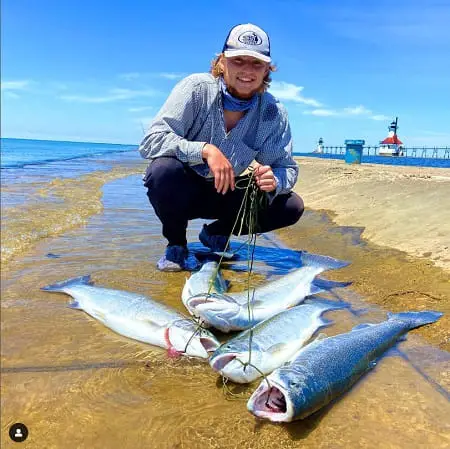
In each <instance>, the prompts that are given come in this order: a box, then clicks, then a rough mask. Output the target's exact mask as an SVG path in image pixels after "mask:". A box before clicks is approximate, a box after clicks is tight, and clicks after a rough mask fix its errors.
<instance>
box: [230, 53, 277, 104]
mask: <svg viewBox="0 0 450 449" xmlns="http://www.w3.org/2000/svg"><path fill="white" fill-rule="evenodd" d="M221 64H222V69H223V79H224V81H225V84H226V85H227V88H228V91H229V92H230V94H231V95H233V96H234V97H237V98H243V99H245V98H251V97H252V96H253V95H254V94H255V93H256V92H258V91H259V89H260V88H261V86H262V85H263V81H264V78H265V77H266V75H267V74H268V73H269V63H267V62H264V61H261V60H260V59H257V58H254V57H253V56H235V57H233V58H225V57H224V56H223V57H222V58H221Z"/></svg>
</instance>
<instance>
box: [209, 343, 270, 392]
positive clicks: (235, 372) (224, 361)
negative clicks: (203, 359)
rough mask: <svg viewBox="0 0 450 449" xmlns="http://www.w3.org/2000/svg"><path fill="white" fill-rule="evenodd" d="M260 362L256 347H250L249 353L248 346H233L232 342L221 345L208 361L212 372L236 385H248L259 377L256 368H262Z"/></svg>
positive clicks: (259, 374)
mask: <svg viewBox="0 0 450 449" xmlns="http://www.w3.org/2000/svg"><path fill="white" fill-rule="evenodd" d="M239 346H242V347H239ZM261 362H262V352H261V351H260V349H259V348H258V347H257V346H256V345H253V346H252V352H251V353H250V352H249V350H248V345H235V344H233V343H232V342H230V343H225V344H223V345H221V346H220V347H219V348H218V349H217V350H216V351H215V352H214V353H213V355H212V356H211V358H210V359H209V364H210V365H211V368H212V369H213V370H214V371H217V372H218V373H220V374H221V375H222V376H223V377H226V378H227V379H230V380H232V381H233V382H237V383H249V382H252V381H254V380H255V379H257V378H258V377H261V376H262V373H261V371H260V369H259V368H258V367H259V366H262V365H261Z"/></svg>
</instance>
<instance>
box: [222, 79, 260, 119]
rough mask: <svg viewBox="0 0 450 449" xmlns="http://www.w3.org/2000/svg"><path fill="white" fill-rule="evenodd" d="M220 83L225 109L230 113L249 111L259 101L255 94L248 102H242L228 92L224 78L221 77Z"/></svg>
mask: <svg viewBox="0 0 450 449" xmlns="http://www.w3.org/2000/svg"><path fill="white" fill-rule="evenodd" d="M219 83H220V90H221V91H222V102H223V108H224V109H227V110H228V111H234V112H236V111H240V112H243V111H247V110H248V109H250V108H251V107H252V106H253V105H254V104H255V103H256V101H257V99H258V95H257V94H255V95H253V97H252V98H249V99H248V100H240V99H239V98H236V97H233V95H231V94H230V92H228V89H227V86H226V84H225V82H224V80H223V78H222V77H220V79H219Z"/></svg>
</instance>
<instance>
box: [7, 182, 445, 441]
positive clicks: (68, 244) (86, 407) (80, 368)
mask: <svg viewBox="0 0 450 449" xmlns="http://www.w3.org/2000/svg"><path fill="white" fill-rule="evenodd" d="M103 193H104V196H103V200H102V201H103V205H104V210H103V212H102V213H100V214H97V215H94V216H92V217H91V218H90V219H89V221H88V222H87V224H86V225H85V226H84V227H79V228H76V229H72V230H69V231H67V232H65V233H63V234H62V235H60V236H57V237H51V238H47V239H44V240H42V239H41V240H39V241H38V242H37V245H36V246H35V247H34V249H33V250H32V251H29V252H27V253H26V255H24V256H22V257H20V258H14V259H12V260H11V261H10V262H9V263H8V265H7V266H6V268H5V269H4V270H3V272H2V286H1V289H2V290H1V293H2V295H1V298H2V299H1V312H2V348H1V351H2V374H1V377H2V383H1V384H2V385H1V393H2V447H13V443H12V442H10V441H9V439H8V437H7V431H8V428H9V426H10V425H11V424H12V423H14V422H18V421H19V422H23V423H25V424H26V425H27V427H28V429H29V431H30V434H29V435H30V436H29V438H28V439H27V440H26V442H25V443H23V447H30V448H31V447H33V448H35V447H46V448H60V447H65V448H66V447H74V448H84V447H86V448H97V447H98V448H134V447H155V448H156V447H157V448H160V447H161V448H165V447H167V448H174V447H179V448H197V447H202V446H203V447H213V448H214V447H217V448H235V447H240V448H242V447H248V448H259V447H264V448H279V447H286V448H290V447H298V448H300V447H302V448H351V447H365V448H380V447H383V448H411V447H433V448H444V447H448V446H449V444H450V428H449V426H448V415H449V413H450V405H449V401H448V389H449V383H450V379H449V377H450V376H449V374H448V373H449V371H450V357H449V354H448V353H447V352H444V351H440V350H438V349H437V348H434V347H432V346H430V345H428V344H426V343H425V342H424V340H422V339H421V338H419V337H418V336H417V335H413V333H411V334H410V335H409V337H408V340H407V341H406V342H402V343H400V344H399V345H398V347H399V349H400V350H401V353H400V354H399V353H396V352H390V353H389V354H387V355H386V356H385V357H384V358H383V359H382V360H381V361H380V362H379V363H378V364H377V366H376V368H375V369H374V370H373V371H372V372H371V373H369V374H367V375H366V376H365V377H364V378H363V379H362V380H361V381H360V382H358V383H357V384H356V385H355V387H354V388H353V389H352V390H351V391H350V392H349V393H347V394H345V395H344V396H343V397H342V398H340V399H339V400H338V401H336V402H335V403H334V404H331V405H330V406H328V407H326V408H325V409H323V410H321V411H319V412H318V413H317V414H315V415H313V416H311V417H309V418H307V419H306V420H304V421H300V422H294V423H291V424H287V425H273V424H271V423H269V422H263V421H258V420H256V419H255V418H254V417H253V416H252V415H251V414H250V413H249V412H247V410H246V399H247V398H248V397H249V396H250V394H251V393H252V392H253V390H254V389H255V388H256V386H257V385H258V383H259V382H255V383H254V384H252V385H250V386H244V387H242V386H233V385H230V389H231V390H232V391H233V392H234V393H235V394H236V395H237V396H231V395H230V394H229V393H224V391H223V386H222V380H221V379H220V377H219V376H217V375H216V373H214V372H213V371H212V370H211V369H210V368H209V365H208V364H207V363H205V362H202V361H198V360H189V359H187V358H181V359H177V360H171V359H168V358H167V356H166V355H165V351H164V350H162V349H160V348H154V347H151V346H148V345H145V344H142V343H139V342H135V341H132V340H129V339H126V338H125V337H122V336H120V335H117V334H115V333H113V332H112V331H111V330H109V329H107V328H106V327H104V326H103V325H102V324H100V323H99V322H97V321H95V320H94V319H92V318H90V317H89V316H88V315H86V314H85V313H83V312H81V311H77V310H72V309H69V308H67V307H66V305H67V302H68V300H69V297H68V296H65V295H63V294H51V293H48V292H43V291H40V290H39V287H42V286H44V285H47V284H50V283H53V282H55V281H61V280H63V279H66V278H69V277H73V276H78V275H82V274H88V273H90V274H92V277H93V280H94V281H95V282H96V284H97V285H100V286H107V287H110V288H118V289H122V290H128V291H131V292H137V293H143V294H145V295H148V296H150V297H152V298H154V299H157V300H160V301H162V302H164V303H166V304H169V305H171V306H172V307H174V308H176V309H178V310H179V311H183V305H182V303H181V301H180V296H181V289H182V286H183V284H184V280H185V276H186V273H160V272H158V271H157V270H156V268H155V263H156V261H157V259H158V258H159V256H160V254H161V253H162V251H163V249H164V242H163V241H162V239H161V238H160V235H159V233H160V225H159V223H158V222H157V220H156V219H155V217H154V215H153V212H152V210H151V209H150V207H149V205H148V203H147V198H146V196H145V191H144V190H143V188H142V185H141V177H140V176H129V177H127V178H123V179H119V180H115V181H112V182H109V183H107V184H106V185H105V187H104V188H103ZM303 220H305V223H304V225H303V226H304V228H302V227H301V226H302V225H301V224H299V225H297V226H295V227H293V228H292V231H291V232H294V233H295V232H296V233H299V232H301V230H302V229H307V228H308V223H309V226H311V224H314V223H315V222H316V221H317V220H320V215H318V214H313V213H309V214H306V216H305V217H304V218H303V219H302V221H303ZM200 225H201V223H200V222H193V223H192V226H191V227H190V230H189V235H188V239H189V240H190V241H191V242H194V241H195V240H196V235H197V234H198V231H199V229H200ZM325 225H326V223H325V224H324V226H325ZM330 235H331V236H332V237H333V239H335V238H337V237H339V235H342V237H341V243H340V244H341V245H344V246H345V245H347V246H348V245H352V244H359V243H358V239H357V238H356V235H357V232H356V234H355V233H354V232H353V231H352V232H343V233H341V232H339V235H336V232H335V228H333V227H332V226H330ZM305 238H306V236H305ZM333 241H334V240H333ZM258 245H260V246H261V247H259V248H258V251H257V253H256V259H257V260H256V263H255V272H256V273H257V274H256V275H255V279H254V281H255V283H256V284H258V283H261V282H263V281H264V278H265V277H266V276H271V277H275V276H279V275H281V274H283V273H285V272H286V270H288V269H290V268H292V267H293V266H295V264H296V263H298V260H299V259H298V258H299V254H298V252H295V251H291V250H289V249H287V248H286V247H284V246H282V244H281V243H280V240H279V239H278V238H277V237H276V236H275V235H274V234H270V235H269V237H268V238H261V239H259V240H258ZM193 246H194V247H195V244H194V245H193ZM331 252H332V247H331V246H330V253H331ZM49 255H50V256H49ZM231 268H233V269H224V276H225V277H226V278H227V279H229V280H231V282H232V284H231V288H232V290H233V291H240V290H242V289H243V288H244V287H245V280H246V274H245V272H243V271H238V270H241V269H243V268H245V262H244V261H242V260H237V261H235V262H233V263H232V264H231ZM345 270H346V269H345V268H344V269H343V270H340V271H341V273H344V274H345V273H346V272H345ZM347 280H354V279H348V278H347ZM334 294H335V295H338V296H339V297H340V298H342V299H345V300H347V301H350V302H351V303H352V304H353V305H354V308H355V309H356V310H359V312H361V313H362V312H364V311H365V313H363V314H361V313H357V314H354V313H350V312H348V311H335V312H330V313H328V314H327V315H326V317H327V318H329V319H332V320H335V321H336V323H335V324H334V325H333V326H330V327H328V328H326V329H325V330H324V331H325V332H326V333H327V334H328V335H334V334H336V333H340V332H345V331H348V330H350V329H351V328H352V327H353V326H354V325H355V324H357V323H359V322H366V321H378V320H382V319H384V318H385V312H382V311H381V310H380V309H378V308H377V307H375V306H373V307H370V306H369V307H368V304H367V303H365V302H363V298H361V297H359V296H358V295H357V294H356V293H355V292H354V291H353V290H352V288H351V287H346V288H340V289H336V290H335V291H334ZM330 295H331V293H330ZM432 326H433V325H432Z"/></svg>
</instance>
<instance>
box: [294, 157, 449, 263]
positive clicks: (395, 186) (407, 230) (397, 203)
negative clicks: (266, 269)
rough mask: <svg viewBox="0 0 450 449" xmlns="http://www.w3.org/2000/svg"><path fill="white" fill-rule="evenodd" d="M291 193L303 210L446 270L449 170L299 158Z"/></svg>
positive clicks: (447, 259)
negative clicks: (301, 201)
mask: <svg viewBox="0 0 450 449" xmlns="http://www.w3.org/2000/svg"><path fill="white" fill-rule="evenodd" d="M297 161H298V164H299V166H300V179H299V181H298V182H297V185H296V189H295V191H296V192H297V193H299V194H300V195H301V196H302V197H303V199H304V201H305V205H306V206H307V207H308V208H311V209H314V210H328V211H331V212H332V213H333V221H335V222H336V223H337V224H339V225H343V226H353V227H356V226H358V227H361V228H362V229H363V233H362V237H363V238H364V239H367V240H370V241H371V242H374V243H376V244H378V245H382V246H387V247H391V248H395V249H399V250H401V251H404V252H405V253H407V254H409V255H411V256H414V257H419V258H424V259H429V260H431V261H432V262H433V263H434V264H436V265H437V266H439V267H442V268H444V269H446V270H447V271H450V170H449V169H447V168H425V167H405V166H392V165H380V164H360V165H353V164H352V165H350V164H346V163H345V162H344V161H340V160H333V159H332V160H330V159H318V158H307V157H298V158H297Z"/></svg>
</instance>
